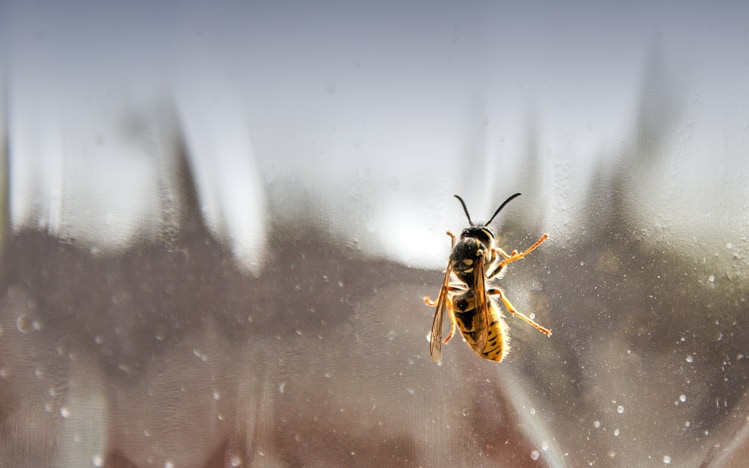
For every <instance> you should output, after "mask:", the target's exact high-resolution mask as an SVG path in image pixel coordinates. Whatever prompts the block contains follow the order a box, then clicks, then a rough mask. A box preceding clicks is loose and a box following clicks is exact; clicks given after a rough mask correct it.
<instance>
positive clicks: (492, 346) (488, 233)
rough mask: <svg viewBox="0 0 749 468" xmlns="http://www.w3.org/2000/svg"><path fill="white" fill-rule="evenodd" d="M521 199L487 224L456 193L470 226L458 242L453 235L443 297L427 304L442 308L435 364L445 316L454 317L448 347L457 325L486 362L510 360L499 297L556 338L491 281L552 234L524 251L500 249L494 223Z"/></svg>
mask: <svg viewBox="0 0 749 468" xmlns="http://www.w3.org/2000/svg"><path fill="white" fill-rule="evenodd" d="M519 196H520V194H519V193H516V194H514V195H512V196H511V197H510V198H508V199H507V200H505V201H504V203H502V204H501V205H499V208H497V211H495V212H494V214H493V215H492V217H491V218H489V221H487V222H486V223H484V224H474V223H473V221H471V215H470V214H468V208H466V204H465V202H464V201H463V199H462V198H460V197H459V196H458V195H455V198H457V199H458V201H460V204H461V205H462V206H463V211H464V212H465V214H466V218H468V224H469V227H467V228H465V229H463V232H461V233H460V240H457V238H456V236H455V234H453V233H452V232H450V231H447V235H448V236H450V239H451V245H452V253H450V259H449V261H448V262H447V268H446V270H445V278H444V279H443V280H442V287H441V288H440V293H439V296H438V297H437V300H436V301H433V300H431V299H430V298H429V297H425V298H424V303H426V304H427V305H428V306H430V307H434V306H437V310H436V311H435V313H434V321H433V322H432V333H431V338H430V340H429V354H431V356H432V360H433V361H435V362H437V361H439V360H441V359H442V343H443V340H442V322H443V320H444V318H445V313H447V314H448V315H449V317H450V324H451V326H450V333H449V334H448V335H447V337H446V338H445V340H444V343H447V342H448V341H450V339H451V338H452V337H453V334H454V333H455V326H456V325H457V327H458V328H459V329H460V332H461V333H462V334H463V337H464V338H465V340H466V341H467V342H468V345H469V346H470V347H471V348H472V349H473V350H474V351H475V352H476V353H477V354H478V355H479V356H481V357H482V358H484V359H489V360H490V361H496V362H501V361H502V359H504V357H505V356H507V353H509V351H510V336H509V334H508V327H507V324H506V323H505V321H504V318H503V317H502V313H501V311H500V310H499V308H498V307H497V305H496V304H495V301H494V297H495V296H496V297H498V298H499V299H500V300H501V301H502V303H503V304H504V305H505V307H506V308H507V311H508V312H510V313H511V314H512V315H514V316H516V317H519V318H520V319H522V320H523V321H525V322H526V323H528V324H529V325H531V326H532V327H534V328H535V329H536V330H538V331H540V332H541V333H543V334H544V335H546V336H551V330H549V329H548V328H544V327H542V326H541V325H539V324H537V323H536V322H534V321H533V320H532V319H530V318H529V317H526V316H525V315H523V314H522V313H521V312H519V311H517V310H516V309H515V308H514V307H513V306H512V304H510V301H509V300H508V299H507V297H506V296H505V295H504V293H503V292H502V290H501V289H499V288H498V287H488V286H489V282H492V281H493V280H497V279H499V278H500V277H501V275H502V274H503V273H504V271H505V267H507V265H508V264H510V263H512V262H514V261H517V260H520V259H522V258H524V257H525V256H526V255H528V254H529V253H531V252H532V251H534V250H535V249H536V248H537V247H538V246H539V245H541V244H542V243H543V242H544V241H545V240H546V239H548V238H549V235H548V234H544V235H543V236H541V238H540V239H538V240H537V241H536V243H535V244H533V245H531V246H530V247H529V248H528V249H526V250H525V251H524V252H518V251H517V250H513V251H512V252H511V253H510V254H507V253H506V252H505V251H504V250H502V249H501V248H500V247H499V246H498V245H497V240H496V237H495V235H494V232H493V231H492V230H491V229H490V228H489V227H488V225H489V224H491V222H492V221H493V220H494V218H495V217H496V216H497V215H498V214H499V212H500V211H502V208H504V207H505V206H506V205H507V204H508V203H510V201H512V200H513V199H515V198H517V197H519ZM456 240H457V242H456Z"/></svg>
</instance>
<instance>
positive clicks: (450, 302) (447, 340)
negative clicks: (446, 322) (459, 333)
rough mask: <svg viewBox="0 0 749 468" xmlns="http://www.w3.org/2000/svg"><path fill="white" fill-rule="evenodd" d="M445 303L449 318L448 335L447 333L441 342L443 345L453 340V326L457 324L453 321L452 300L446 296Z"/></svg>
mask: <svg viewBox="0 0 749 468" xmlns="http://www.w3.org/2000/svg"><path fill="white" fill-rule="evenodd" d="M447 302H448V304H447V315H448V316H450V333H448V334H447V336H446V337H445V339H444V340H442V342H443V343H445V344H447V343H448V342H449V341H450V340H452V339H453V335H454V334H455V326H456V325H457V323H458V322H457V321H456V320H455V313H454V312H453V301H452V299H450V296H447Z"/></svg>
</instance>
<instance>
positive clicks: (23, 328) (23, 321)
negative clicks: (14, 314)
mask: <svg viewBox="0 0 749 468" xmlns="http://www.w3.org/2000/svg"><path fill="white" fill-rule="evenodd" d="M16 329H17V330H18V331H19V332H21V333H24V334H26V333H28V332H29V331H30V330H31V324H30V320H29V317H28V315H19V316H18V318H17V319H16Z"/></svg>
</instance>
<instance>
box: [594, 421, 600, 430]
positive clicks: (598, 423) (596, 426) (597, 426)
mask: <svg viewBox="0 0 749 468" xmlns="http://www.w3.org/2000/svg"><path fill="white" fill-rule="evenodd" d="M593 427H595V428H596V429H598V428H599V427H601V421H599V420H597V419H596V420H595V421H593Z"/></svg>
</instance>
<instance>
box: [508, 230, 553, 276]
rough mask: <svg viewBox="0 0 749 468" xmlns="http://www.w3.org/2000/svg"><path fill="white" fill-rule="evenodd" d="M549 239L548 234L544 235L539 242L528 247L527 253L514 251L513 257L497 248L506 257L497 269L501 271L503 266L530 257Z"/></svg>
mask: <svg viewBox="0 0 749 468" xmlns="http://www.w3.org/2000/svg"><path fill="white" fill-rule="evenodd" d="M548 238H549V235H548V234H544V235H543V236H541V238H540V239H539V240H537V241H536V243H535V244H533V245H531V246H530V247H528V249H527V250H526V251H525V252H521V253H518V252H517V251H516V250H513V251H512V255H507V253H505V251H503V250H502V249H499V248H497V249H496V251H497V252H499V253H500V254H501V255H502V256H503V257H505V259H504V260H502V261H501V262H499V266H498V267H497V268H499V269H501V268H502V267H503V266H505V265H507V264H508V263H512V262H514V261H516V260H520V259H522V258H523V257H525V256H526V255H528V254H529V253H531V252H533V251H534V250H536V249H537V248H538V246H539V245H541V244H543V243H544V241H545V240H546V239H548Z"/></svg>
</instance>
